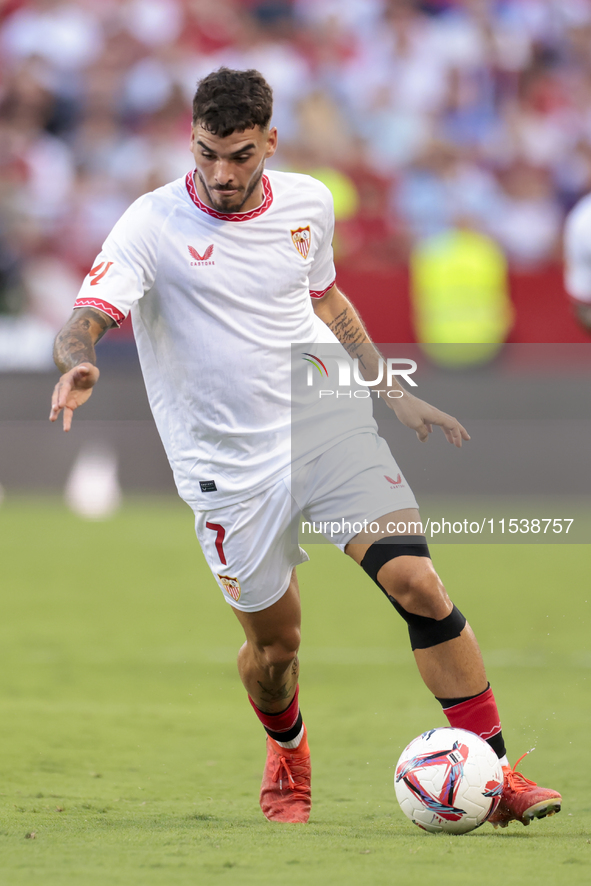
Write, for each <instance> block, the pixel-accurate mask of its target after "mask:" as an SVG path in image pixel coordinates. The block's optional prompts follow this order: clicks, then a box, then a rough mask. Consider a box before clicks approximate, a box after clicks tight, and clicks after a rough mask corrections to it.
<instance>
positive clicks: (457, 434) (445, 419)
mask: <svg viewBox="0 0 591 886" xmlns="http://www.w3.org/2000/svg"><path fill="white" fill-rule="evenodd" d="M386 402H387V403H388V405H389V406H390V407H391V408H392V409H393V411H394V412H395V413H396V417H397V418H398V419H399V420H400V421H401V422H402V424H403V425H406V427H407V428H412V430H413V431H416V435H417V437H418V438H419V440H420V441H421V443H426V441H427V440H428V439H429V434H432V433H433V425H439V427H440V428H441V429H442V430H443V433H444V434H445V436H446V438H447V439H448V441H449V442H450V443H453V445H454V446H457V447H458V449H459V448H460V447H461V445H462V440H469V439H470V434H469V433H468V431H467V430H466V428H465V427H463V425H461V424H460V423H459V421H458V420H457V419H456V418H453V417H452V416H451V415H448V414H447V413H446V412H442V411H441V410H440V409H436V408H435V406H430V405H429V403H425V401H424V400H419V398H418V397H414V396H413V395H412V394H409V393H408V391H405V392H404V394H403V396H402V397H398V398H397V399H393V398H390V397H388V398H387V399H386Z"/></svg>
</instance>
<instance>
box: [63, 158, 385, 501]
mask: <svg viewBox="0 0 591 886" xmlns="http://www.w3.org/2000/svg"><path fill="white" fill-rule="evenodd" d="M262 184H263V191H264V200H263V202H262V204H261V205H260V206H259V207H258V208H257V209H253V210H251V211H248V212H238V213H233V214H222V213H219V212H217V211H216V210H214V209H212V208H210V207H209V206H207V205H205V204H204V203H203V202H202V201H201V200H200V199H199V196H198V194H197V192H196V188H195V184H194V179H193V173H192V172H190V173H188V174H187V176H186V177H185V178H182V179H178V180H177V181H174V182H172V183H171V184H168V185H165V186H164V187H162V188H158V189H157V190H156V191H153V192H151V193H149V194H145V195H144V196H142V197H140V198H139V199H138V200H136V202H135V203H133V204H132V206H130V208H129V209H128V210H127V211H126V212H125V213H124V215H123V216H122V217H121V219H120V220H119V221H118V222H117V224H116V225H115V227H114V228H113V230H112V231H111V233H110V234H109V236H108V237H107V239H106V241H105V243H104V245H103V249H102V251H101V253H100V254H99V256H98V257H97V259H96V261H95V263H94V266H93V268H92V269H91V271H90V273H89V274H88V276H87V277H86V279H85V280H84V282H83V284H82V288H81V290H80V294H79V296H78V298H77V300H76V304H75V307H83V306H88V305H90V306H94V307H96V308H98V309H100V310H101V311H104V313H106V314H108V315H109V316H110V317H112V318H113V319H114V320H115V321H116V322H117V323H121V321H122V320H123V319H124V318H125V317H126V316H127V314H128V312H129V311H130V310H131V314H132V320H133V328H134V333H135V338H136V342H137V348H138V352H139V358H140V363H141V367H142V372H143V375H144V379H145V383H146V389H147V392H148V398H149V401H150V405H151V408H152V412H153V414H154V419H155V421H156V425H157V427H158V430H159V432H160V436H161V437H162V442H163V444H164V448H165V450H166V453H167V455H168V458H169V461H170V464H171V466H172V469H173V472H174V477H175V481H176V484H177V487H178V490H179V493H180V495H181V496H182V498H184V499H185V501H187V502H189V503H190V504H191V505H192V507H193V508H196V509H209V508H212V507H216V506H218V505H219V506H221V505H226V504H230V503H232V502H235V501H240V500H242V499H245V498H248V497H249V496H251V495H255V494H257V493H258V492H259V491H261V490H262V489H264V488H266V487H267V486H269V485H270V484H272V483H274V482H276V481H277V480H278V479H279V478H280V477H281V476H286V475H287V474H288V473H289V471H290V466H291V462H292V456H291V439H290V424H291V371H290V369H291V347H290V346H291V344H292V343H293V342H305V343H312V344H314V343H319V344H320V343H330V344H331V346H332V347H334V345H335V344H337V339H336V338H335V336H334V335H333V334H332V332H331V331H330V330H329V329H328V327H327V326H326V325H325V324H324V323H322V322H321V321H320V320H319V319H318V318H317V317H316V315H315V313H314V310H313V307H312V302H311V300H310V296H312V297H321V296H322V295H323V294H324V293H325V292H327V291H328V289H330V288H331V287H332V285H333V284H334V281H335V269H334V263H333V255H332V236H333V226H334V211H333V205H332V197H331V194H330V192H329V191H328V189H327V188H326V187H325V186H324V185H323V184H321V183H320V182H318V181H317V180H315V179H313V178H311V177H310V176H307V175H299V174H295V173H286V172H277V171H270V172H268V173H266V174H264V176H263V179H262ZM339 347H340V346H339ZM343 354H345V352H344V351H343ZM303 368H304V364H302V371H303ZM360 410H361V413H360ZM354 411H355V410H354ZM328 412H329V407H327V406H326V405H325V404H324V403H322V404H320V403H318V404H317V405H316V407H315V408H314V409H312V411H311V413H310V421H311V422H312V424H314V431H313V432H312V428H311V435H310V444H309V454H310V455H311V456H313V455H315V454H318V453H319V452H321V451H322V450H323V449H325V448H326V447H327V446H328V445H330V444H331V432H330V420H329V415H328ZM357 413H358V417H357V418H356V419H355V421H357V422H359V414H361V420H360V423H361V424H362V425H365V426H366V427H369V428H372V429H375V423H374V422H373V418H372V416H371V405H370V404H368V403H364V404H359V408H358V409H357ZM319 416H321V417H322V420H321V424H324V426H325V431H322V430H321V429H320V431H319V429H318V427H317V422H318V419H319ZM341 435H342V433H341ZM300 439H302V437H301V435H300ZM333 439H334V431H333ZM298 455H299V456H300V457H301V455H302V452H299V453H298Z"/></svg>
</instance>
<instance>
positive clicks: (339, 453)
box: [195, 432, 418, 612]
mask: <svg viewBox="0 0 591 886" xmlns="http://www.w3.org/2000/svg"><path fill="white" fill-rule="evenodd" d="M417 507H418V505H417V502H416V499H415V497H414V495H413V493H412V491H411V489H410V488H409V486H408V483H407V482H406V480H405V479H404V477H403V475H402V473H401V471H400V468H399V467H398V465H397V464H396V461H395V460H394V458H393V456H392V454H391V452H390V450H389V448H388V445H387V444H386V442H385V441H384V440H383V439H382V438H381V437H379V436H378V435H377V434H374V433H371V432H367V433H360V434H355V435H354V436H351V437H347V438H346V439H345V440H342V441H340V442H339V443H336V444H335V445H334V446H332V447H331V448H330V449H327V450H326V451H325V452H323V453H322V454H321V455H319V456H317V458H315V459H313V460H312V461H310V462H308V463H307V464H305V465H304V466H303V467H301V468H298V469H297V470H294V471H293V473H292V474H291V475H290V476H288V477H285V478H284V479H282V480H279V481H278V482H277V483H275V484H274V485H273V486H270V487H269V488H268V489H265V490H263V492H260V493H259V494H258V495H254V496H253V497H252V498H249V499H246V500H245V501H242V502H238V503H235V504H230V505H227V506H226V507H221V508H214V509H212V510H210V511H195V529H196V532H197V538H198V539H199V543H200V544H201V547H202V549H203V553H204V555H205V559H206V560H207V563H208V565H209V567H210V569H211V571H212V573H213V576H214V578H215V579H216V581H217V583H218V585H219V586H220V588H221V590H222V593H223V595H224V597H225V599H226V602H227V603H229V604H230V605H231V606H233V607H234V608H235V609H241V610H243V611H244V612H258V611H259V610H261V609H266V608H267V607H268V606H271V605H272V604H273V603H275V602H276V601H277V600H279V599H280V597H281V596H282V595H283V594H284V593H285V591H286V590H287V588H288V586H289V582H290V579H291V573H292V570H293V568H294V567H295V566H298V565H299V564H301V563H305V562H306V560H308V559H309V557H308V555H307V554H306V552H305V551H304V550H303V548H301V547H300V545H299V544H298V529H299V525H300V521H301V520H302V518H303V519H304V520H306V521H309V523H310V524H311V525H312V526H313V527H314V529H313V530H312V531H314V532H320V531H321V530H320V529H318V527H319V526H320V527H324V528H325V529H328V527H329V526H330V534H327V533H326V532H324V533H323V534H324V535H325V536H326V537H327V539H328V540H329V541H331V542H332V543H333V544H335V545H336V546H337V547H339V548H340V549H341V550H343V551H344V549H345V546H346V545H347V544H348V542H349V541H351V539H352V538H354V537H355V536H356V535H358V534H359V532H360V531H361V528H362V524H363V523H364V521H367V522H368V523H369V522H371V521H372V520H377V519H379V518H380V517H383V516H384V515H385V514H389V513H390V512H391V511H398V510H402V509H403V508H417ZM331 524H332V525H331ZM318 537H320V536H318Z"/></svg>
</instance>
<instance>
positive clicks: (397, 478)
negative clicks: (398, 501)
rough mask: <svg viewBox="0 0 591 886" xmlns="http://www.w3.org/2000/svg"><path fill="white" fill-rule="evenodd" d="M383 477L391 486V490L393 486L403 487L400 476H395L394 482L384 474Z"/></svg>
mask: <svg viewBox="0 0 591 886" xmlns="http://www.w3.org/2000/svg"><path fill="white" fill-rule="evenodd" d="M384 477H385V478H386V480H387V481H388V483H390V484H391V486H392V489H394V487H395V486H403V485H404V484H403V482H402V477H401V476H400V474H396V479H395V480H393V479H392V477H388V475H387V474H384Z"/></svg>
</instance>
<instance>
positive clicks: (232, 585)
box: [218, 573, 240, 602]
mask: <svg viewBox="0 0 591 886" xmlns="http://www.w3.org/2000/svg"><path fill="white" fill-rule="evenodd" d="M218 578H219V580H220V581H221V583H222V587H223V589H224V590H225V592H226V594H228V595H229V596H230V597H231V598H232V599H233V600H236V602H238V600H239V599H240V582H239V581H238V579H237V578H230V576H229V575H220V574H219V573H218Z"/></svg>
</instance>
